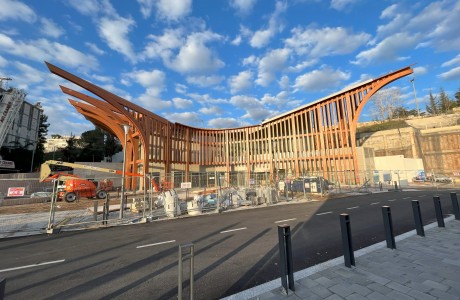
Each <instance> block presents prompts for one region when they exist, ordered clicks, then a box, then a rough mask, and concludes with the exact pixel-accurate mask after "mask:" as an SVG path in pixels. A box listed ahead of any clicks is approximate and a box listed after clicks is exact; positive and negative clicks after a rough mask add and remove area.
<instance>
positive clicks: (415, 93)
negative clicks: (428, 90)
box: [410, 78, 420, 117]
mask: <svg viewBox="0 0 460 300" xmlns="http://www.w3.org/2000/svg"><path fill="white" fill-rule="evenodd" d="M414 81H415V78H412V79H411V80H410V82H412V88H413V89H414V98H415V108H416V109H417V117H420V111H419V109H418V101H417V92H416V91H415V83H414Z"/></svg>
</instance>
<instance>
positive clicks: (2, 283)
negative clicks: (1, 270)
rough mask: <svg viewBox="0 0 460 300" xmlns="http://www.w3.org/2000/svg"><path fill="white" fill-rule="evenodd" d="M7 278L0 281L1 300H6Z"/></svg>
mask: <svg viewBox="0 0 460 300" xmlns="http://www.w3.org/2000/svg"><path fill="white" fill-rule="evenodd" d="M5 287H6V278H2V279H0V300H3V299H4V298H5Z"/></svg>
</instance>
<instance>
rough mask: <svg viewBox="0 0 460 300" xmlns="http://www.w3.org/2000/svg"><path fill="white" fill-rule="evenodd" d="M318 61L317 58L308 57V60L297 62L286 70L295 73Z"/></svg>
mask: <svg viewBox="0 0 460 300" xmlns="http://www.w3.org/2000/svg"><path fill="white" fill-rule="evenodd" d="M318 61H319V59H317V58H314V59H310V60H305V61H302V62H300V63H298V64H297V65H295V66H290V67H289V68H288V70H289V71H290V72H295V73H297V72H300V71H303V70H304V69H306V68H308V67H311V66H313V65H315V64H317V63H318Z"/></svg>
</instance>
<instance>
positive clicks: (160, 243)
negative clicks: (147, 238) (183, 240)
mask: <svg viewBox="0 0 460 300" xmlns="http://www.w3.org/2000/svg"><path fill="white" fill-rule="evenodd" d="M175 241H176V240H171V241H166V242H159V243H155V244H148V245H142V246H137V247H136V249H139V248H145V247H151V246H157V245H163V244H169V243H174V242H175Z"/></svg>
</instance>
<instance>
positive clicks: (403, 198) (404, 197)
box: [403, 197, 411, 199]
mask: <svg viewBox="0 0 460 300" xmlns="http://www.w3.org/2000/svg"><path fill="white" fill-rule="evenodd" d="M410 198H411V197H404V198H403V199H410Z"/></svg>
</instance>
